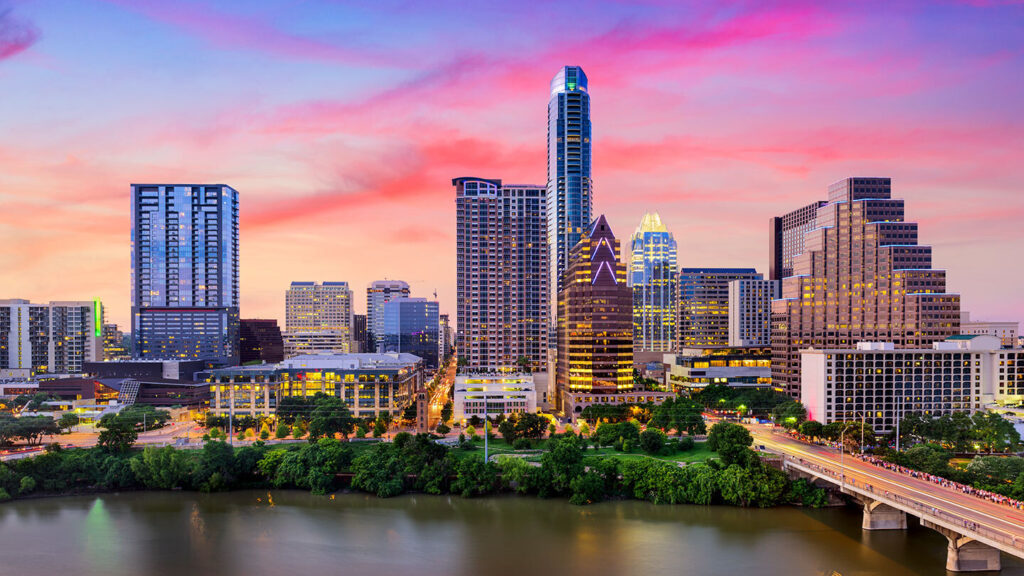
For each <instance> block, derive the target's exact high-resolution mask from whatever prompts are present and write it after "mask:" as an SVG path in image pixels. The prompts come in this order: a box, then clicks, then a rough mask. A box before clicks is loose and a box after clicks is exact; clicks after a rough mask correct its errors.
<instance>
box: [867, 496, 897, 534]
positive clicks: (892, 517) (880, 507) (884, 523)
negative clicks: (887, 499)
mask: <svg viewBox="0 0 1024 576" xmlns="http://www.w3.org/2000/svg"><path fill="white" fill-rule="evenodd" d="M858 500H860V501H861V503H862V504H863V505H864V521H863V522H862V523H861V528H863V529H864V530H906V529H907V513H906V512H904V511H902V510H897V509H896V508H893V507H892V506H889V505H888V504H885V503H883V502H879V501H878V500H868V499H866V498H858Z"/></svg>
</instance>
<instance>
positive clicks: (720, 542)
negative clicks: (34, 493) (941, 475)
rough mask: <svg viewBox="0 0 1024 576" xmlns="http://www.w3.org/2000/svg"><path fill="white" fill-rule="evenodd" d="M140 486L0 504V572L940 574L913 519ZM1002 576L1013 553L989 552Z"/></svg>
mask: <svg viewBox="0 0 1024 576" xmlns="http://www.w3.org/2000/svg"><path fill="white" fill-rule="evenodd" d="M269 496H270V497H269V498H268V493H267V492H255V491H243V492H232V493H226V494H213V495H205V494H195V493H188V492H173V493H167V492H143V493H126V494H106V495H101V496H89V497H67V498H50V499H39V500H22V501H15V502H8V503H6V504H0V549H2V550H3V557H2V559H0V574H2V575H5V576H6V575H8V574H11V575H20V576H29V575H35V574H48V575H51V574H52V575H59V574H75V576H122V575H124V576H128V575H132V576H135V575H145V576H163V575H167V576H206V575H211V576H213V575H216V576H242V575H245V576H261V575H264V574H266V575H272V576H292V575H295V576H299V575H305V574H314V575H328V574H366V575H369V574H373V575H390V574H403V575H410V576H413V575H415V576H433V575H438V576H440V575H445V576H454V575H466V576H469V575H473V576H479V575H482V574H495V575H504V574H509V575H522V576H527V575H532V574H557V575H559V576H563V575H576V574H579V575H587V576H593V575H595V574H639V575H645V576H656V575H657V576H660V575H668V574H673V575H675V574H681V575H737V574H749V575H757V576H762V575H787V576H788V575H802V574H823V575H828V574H832V573H833V571H835V572H837V573H839V574H841V575H842V576H860V575H866V574H880V575H885V576H902V575H909V574H929V575H931V574H944V573H945V554H946V540H945V538H944V537H942V536H940V535H939V534H937V533H935V532H932V531H930V530H928V529H925V528H920V527H918V526H913V527H912V528H911V529H909V530H907V531H905V532H901V531H890V532H874V533H868V532H863V531H861V529H860V521H861V516H860V513H859V512H858V511H856V510H854V509H850V508H846V509H843V508H838V509H837V508H831V509H825V510H803V509H799V508H788V507H782V508H775V509H770V510H750V509H740V508H732V507H726V506H714V507H699V506H655V505H652V504H647V503H643V502H635V501H626V502H606V503H603V504H598V505H594V506H586V507H577V506H572V505H570V504H568V503H567V502H565V501H562V500H538V499H534V498H520V497H512V496H507V497H499V498H485V499H479V500H465V499H461V498H456V497H450V498H449V497H444V496H423V495H415V496H403V497H399V498H393V499H388V500H380V499H377V498H374V497H370V496H365V495H360V494H339V495H337V496H336V497H335V498H334V499H330V498H328V497H323V496H312V495H309V494H305V493H301V492H291V491H288V492H282V491H275V492H273V493H271V494H269ZM1003 565H1004V569H1003V574H1006V575H1024V563H1022V562H1021V561H1018V560H1015V559H1011V558H1008V557H1006V556H1005V555H1004V556H1003Z"/></svg>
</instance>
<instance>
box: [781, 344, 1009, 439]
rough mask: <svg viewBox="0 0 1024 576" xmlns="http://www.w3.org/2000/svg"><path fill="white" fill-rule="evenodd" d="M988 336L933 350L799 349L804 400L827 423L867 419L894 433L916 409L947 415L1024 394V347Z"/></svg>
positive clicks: (867, 346) (889, 347)
mask: <svg viewBox="0 0 1024 576" xmlns="http://www.w3.org/2000/svg"><path fill="white" fill-rule="evenodd" d="M1001 344H1002V343H1001V342H1000V340H999V338H997V337H995V336H989V335H955V336H951V337H950V338H948V339H947V340H945V341H940V342H934V343H932V345H931V346H930V347H928V348H910V349H908V348H897V347H896V346H895V344H894V343H892V342H859V343H857V345H856V349H837V348H825V349H821V350H818V349H813V350H803V351H802V352H801V356H802V360H801V374H802V380H803V383H802V385H801V387H800V399H801V401H802V402H803V404H804V406H806V407H807V412H808V418H813V419H815V420H817V421H819V422H821V423H823V424H828V423H830V422H836V421H861V420H863V421H865V422H866V423H867V424H868V425H869V426H872V427H873V428H874V430H875V431H876V432H878V433H882V434H884V433H888V432H891V431H892V430H893V429H894V428H895V427H896V422H897V421H898V420H900V419H901V418H903V416H905V415H907V414H909V413H911V412H915V413H919V414H931V415H932V416H941V415H943V414H950V413H952V412H957V411H963V412H976V411H978V410H982V409H984V408H985V406H986V405H990V404H992V403H1013V404H1016V403H1019V402H1020V401H1021V400H1024V350H1021V349H1005V348H1002V346H1001Z"/></svg>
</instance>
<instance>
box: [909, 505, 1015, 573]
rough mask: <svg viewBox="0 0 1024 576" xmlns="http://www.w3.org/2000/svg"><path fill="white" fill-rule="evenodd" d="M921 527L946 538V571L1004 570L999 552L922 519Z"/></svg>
mask: <svg viewBox="0 0 1024 576" xmlns="http://www.w3.org/2000/svg"><path fill="white" fill-rule="evenodd" d="M921 525H922V526H925V527H927V528H931V529H932V530H935V531H936V532H938V533H939V534H942V535H943V536H945V537H946V540H948V541H949V545H948V546H947V547H946V570H949V571H950V572H998V571H999V570H1001V569H1002V564H1001V563H1000V559H999V550H997V549H995V548H993V547H991V546H989V545H988V544H983V543H981V542H978V541H977V540H975V539H973V538H971V537H969V536H963V535H962V534H960V533H958V532H954V531H953V530H950V529H949V528H945V527H943V526H937V525H935V524H932V523H931V522H929V521H927V520H925V519H923V518H922V519H921Z"/></svg>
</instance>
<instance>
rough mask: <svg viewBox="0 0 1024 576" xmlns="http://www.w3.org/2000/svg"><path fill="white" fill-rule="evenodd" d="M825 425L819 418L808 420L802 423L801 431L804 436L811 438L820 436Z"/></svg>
mask: <svg viewBox="0 0 1024 576" xmlns="http://www.w3.org/2000/svg"><path fill="white" fill-rule="evenodd" d="M822 428H824V426H822V424H821V422H818V421H817V420H808V421H806V422H804V423H802V424H800V427H799V429H800V433H801V434H803V435H804V436H810V437H811V438H820V437H821V431H822Z"/></svg>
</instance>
